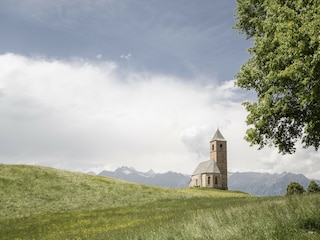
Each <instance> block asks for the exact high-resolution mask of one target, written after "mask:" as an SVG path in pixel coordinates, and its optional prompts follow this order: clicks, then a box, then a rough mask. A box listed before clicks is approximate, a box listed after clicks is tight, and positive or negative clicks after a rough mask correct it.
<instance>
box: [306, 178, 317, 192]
mask: <svg viewBox="0 0 320 240" xmlns="http://www.w3.org/2000/svg"><path fill="white" fill-rule="evenodd" d="M307 192H308V193H320V186H319V185H318V184H317V183H316V182H315V181H313V180H312V181H311V182H310V183H309V185H308V188H307Z"/></svg>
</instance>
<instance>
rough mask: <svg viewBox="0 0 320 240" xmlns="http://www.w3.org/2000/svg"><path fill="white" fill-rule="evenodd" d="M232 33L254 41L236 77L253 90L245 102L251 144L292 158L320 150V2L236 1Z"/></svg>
mask: <svg viewBox="0 0 320 240" xmlns="http://www.w3.org/2000/svg"><path fill="white" fill-rule="evenodd" d="M237 2H238V8H237V23H236V26H235V28H236V29H238V30H239V31H240V32H241V33H245V34H246V35H247V37H248V38H252V39H253V42H254V46H253V47H251V48H250V49H249V52H250V54H251V55H252V57H251V58H250V59H249V60H248V61H247V62H246V63H245V64H244V65H243V66H242V67H241V70H240V72H239V73H238V74H237V75H236V78H237V86H239V87H241V88H243V89H247V90H254V91H255V92H256V93H257V101H256V102H252V103H249V102H247V103H245V104H244V105H245V107H246V109H247V111H248V112H249V114H248V116H247V124H248V125H249V126H250V129H249V130H248V131H247V135H246V137H245V139H246V140H247V141H249V142H250V143H251V145H255V144H257V145H259V147H260V148H262V147H264V146H265V145H274V146H276V147H278V149H279V152H281V153H293V152H294V151H295V143H296V142H297V141H298V140H299V139H302V142H303V144H304V146H305V147H309V146H314V147H315V148H316V149H317V148H318V147H319V145H320V137H318V136H320V122H319V119H320V45H319V40H320V38H319V35H320V17H319V16H320V1H316V0H314V1H311V0H309V1H302V0H298V1H286V0H273V1H271V0H269V1H268V0H267V1H259V0H237Z"/></svg>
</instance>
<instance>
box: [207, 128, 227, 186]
mask: <svg viewBox="0 0 320 240" xmlns="http://www.w3.org/2000/svg"><path fill="white" fill-rule="evenodd" d="M210 160H211V161H215V162H216V163H217V165H218V167H219V170H220V173H221V176H222V189H228V182H227V181H228V166H227V141H226V140H225V138H224V137H223V136H222V134H221V132H220V131H219V128H218V129H217V131H216V133H215V134H214V135H213V137H212V139H211V141H210Z"/></svg>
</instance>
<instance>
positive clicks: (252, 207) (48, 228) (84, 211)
mask: <svg viewBox="0 0 320 240" xmlns="http://www.w3.org/2000/svg"><path fill="white" fill-rule="evenodd" d="M0 206H1V210H0V239H212V238H214V239H243V238H246V239H319V237H320V197H319V195H312V196H304V197H298V198H284V197H282V198H279V197H278V198H257V197H253V196H250V195H248V194H245V193H240V192H231V191H218V190H212V189H211V190H208V189H206V190H204V189H165V188H158V187H152V186H145V185H139V184H132V183H126V182H121V181H118V180H113V179H108V178H105V177H98V176H92V175H86V174H78V173H71V172H66V171H61V170H56V169H51V168H45V167H37V166H24V165H0Z"/></svg>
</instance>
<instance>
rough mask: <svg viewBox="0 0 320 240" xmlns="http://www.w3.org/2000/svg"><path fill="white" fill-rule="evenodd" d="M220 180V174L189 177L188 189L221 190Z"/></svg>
mask: <svg viewBox="0 0 320 240" xmlns="http://www.w3.org/2000/svg"><path fill="white" fill-rule="evenodd" d="M222 182H223V181H222V178H221V175H220V174H214V173H203V174H201V175H200V174H199V175H195V176H192V177H191V181H190V183H189V187H206V188H220V189H222Z"/></svg>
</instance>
